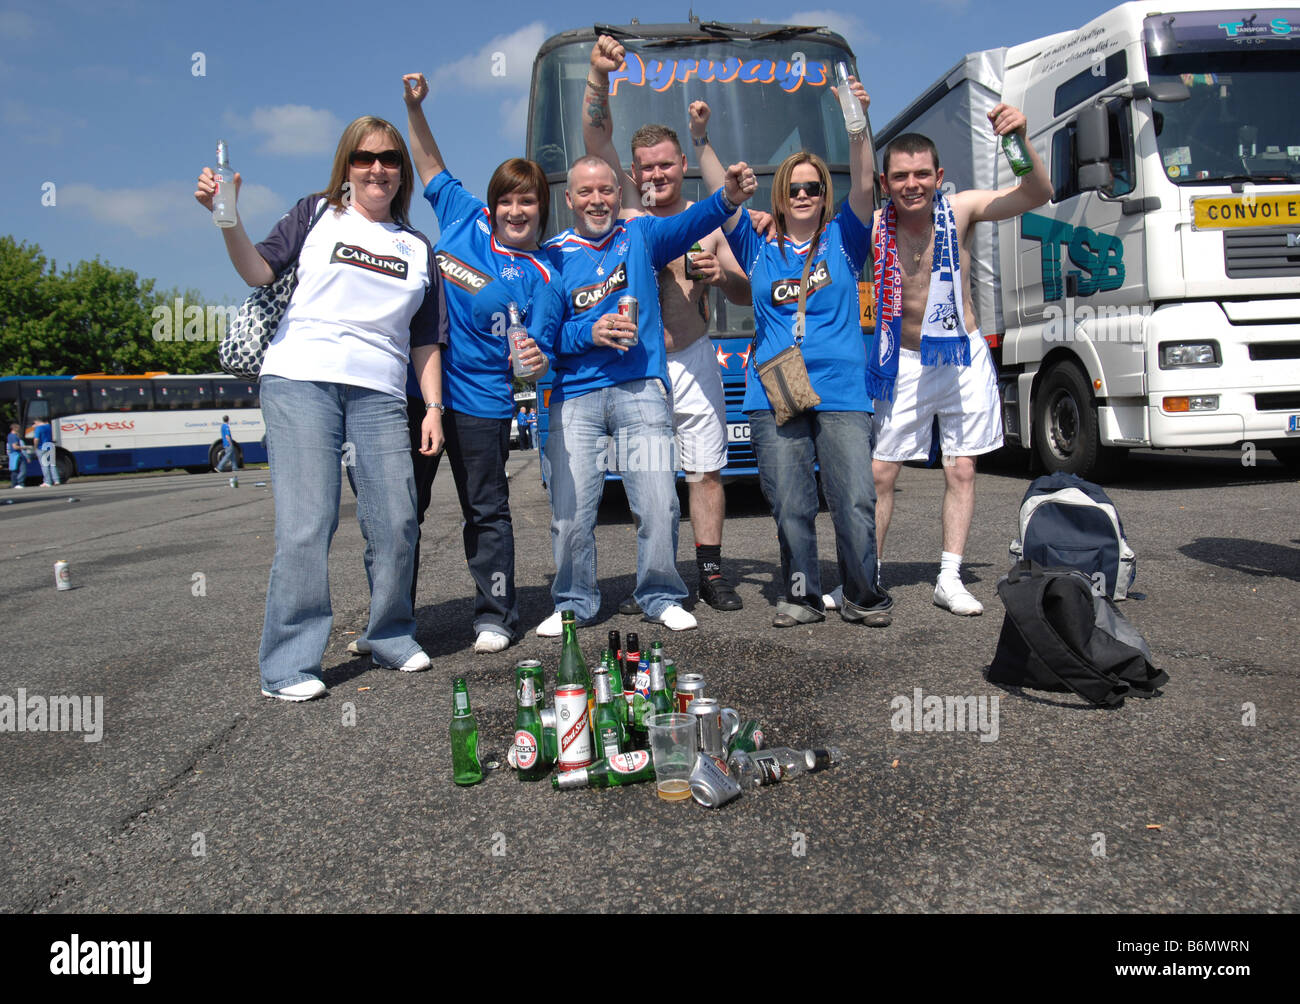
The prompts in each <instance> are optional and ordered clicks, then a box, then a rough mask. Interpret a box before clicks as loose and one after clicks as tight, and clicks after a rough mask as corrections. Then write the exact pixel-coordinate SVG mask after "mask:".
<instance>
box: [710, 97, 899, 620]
mask: <svg viewBox="0 0 1300 1004" xmlns="http://www.w3.org/2000/svg"><path fill="white" fill-rule="evenodd" d="M850 86H851V87H852V88H853V91H854V93H855V94H856V95H857V97H858V100H859V101H861V102H862V105H863V107H864V108H865V107H866V105H867V94H866V91H864V90H863V89H862V85H861V84H859V83H858V82H857V81H856V80H855V79H853V78H850ZM869 142H870V140H869V138H868V137H867V136H866V134H865V133H864V134H862V135H860V136H858V137H854V136H850V137H849V170H850V186H851V187H850V191H849V197H848V199H846V200H845V202H844V204H843V205H842V206H841V207H840V211H839V213H837V214H836V215H835V216H834V217H832V215H831V207H832V206H833V205H834V202H833V198H834V196H833V193H832V191H831V178H830V171H828V170H827V168H826V165H825V163H823V161H822V159H821V158H820V157H818V156H816V155H815V154H811V153H808V152H806V151H805V152H801V153H797V154H794V155H792V156H790V157H787V158H786V160H785V161H784V162H783V163H782V164H781V166H780V167H779V168H778V169H777V172H776V177H775V178H774V179H773V185H772V212H773V215H774V218H775V220H774V222H775V226H776V231H777V237H776V239H775V240H772V239H765V238H763V237H760V236H759V235H758V234H756V233H755V232H754V229H753V227H752V226H751V224H750V220H749V214H748V211H747V210H741V211H740V212H739V213H737V214H736V215H735V216H733V217H732V218H731V219H730V220H728V221H727V222H726V223H725V224H723V228H722V229H723V232H724V233H725V234H726V235H727V242H728V243H729V244H730V245H731V249H732V251H733V252H735V255H736V260H737V261H738V262H740V265H741V267H742V268H743V269H744V270H745V272H746V274H748V276H749V280H750V284H751V287H752V288H753V290H754V324H755V329H756V334H755V345H754V352H753V355H752V356H751V357H750V360H749V368H748V372H747V377H746V379H747V383H746V387H745V401H744V406H743V407H744V410H745V411H746V413H748V415H749V427H750V435H751V437H752V440H753V444H754V453H755V455H756V456H757V459H758V477H759V483H760V484H761V486H762V489H763V494H764V496H765V497H766V498H767V501H768V504H769V505H771V507H772V515H773V517H774V518H775V519H776V527H777V537H778V540H779V542H780V546H781V574H782V578H783V585H784V591H785V596H784V598H783V599H782V600H781V602H779V603H777V613H776V617H775V619H774V620H773V621H772V623H773V626H775V627H793V626H794V625H796V624H808V623H812V622H814V621H821V620H824V619H825V606H824V603H823V600H822V585H821V573H820V566H819V563H818V559H817V531H816V526H815V521H816V518H817V477H816V473H815V472H814V469H813V468H814V463H816V464H819V465H820V468H821V483H822V489H823V491H824V492H825V495H826V503H827V506H828V508H829V509H830V512H831V522H832V523H833V524H834V526H835V549H836V554H837V557H838V559H839V574H840V580H841V582H843V584H844V602H843V604H842V605H841V606H840V616H841V617H843V618H844V619H845V620H846V621H852V622H857V623H862V624H866V625H868V626H871V627H885V626H887V625H888V624H889V623H890V620H891V618H890V614H889V608H890V607H891V606H892V604H893V601H892V600H891V599H890V598H889V596H888V594H887V593H885V592H884V591H883V590H882V589H881V588H880V582H879V574H878V572H877V566H876V518H875V516H876V490H875V483H874V482H873V481H872V477H871V465H870V463H868V458H869V457H870V456H871V448H872V445H873V436H874V431H873V428H872V418H871V416H872V402H871V397H870V396H869V395H868V394H867V352H866V346H865V343H864V341H863V337H862V328H861V327H860V325H859V321H858V318H859V313H858V273H859V272H860V271H861V268H862V265H863V263H864V262H865V261H866V259H867V257H868V249H869V247H870V229H869V228H870V226H871V218H872V217H871V214H872V197H873V191H872V176H871V171H872V158H871V154H870V147H869V145H868V144H869ZM810 254H811V255H812V256H813V259H812V262H811V266H810V267H809V268H808V269H807V272H806V274H807V276H808V278H807V280H806V281H807V293H806V297H805V314H804V317H803V318H802V323H800V319H799V318H798V316H797V314H798V308H799V287H800V283H801V281H802V278H803V276H804V274H805V267H804V266H805V262H806V260H807V257H808V255H810ZM800 329H802V330H800ZM796 344H797V345H799V349H800V352H801V353H802V355H803V359H804V363H805V365H806V367H807V370H808V379H809V382H810V383H811V384H812V389H813V391H814V392H815V393H816V394H817V395H818V396H819V397H820V398H821V403H820V404H818V405H815V406H814V407H813V408H811V409H809V410H807V411H803V412H801V413H799V414H797V415H794V416H793V417H792V418H790V419H789V421H787V422H786V423H785V424H783V425H778V424H777V423H776V419H775V417H774V414H773V411H772V405H771V402H770V401H769V400H768V396H767V392H766V390H765V389H764V387H763V384H762V382H761V381H760V379H759V377H758V367H759V366H760V365H762V364H763V363H765V362H767V361H768V360H769V359H771V358H772V357H773V356H775V355H776V354H777V353H779V352H782V351H784V350H785V349H788V348H789V347H790V346H792V345H796Z"/></svg>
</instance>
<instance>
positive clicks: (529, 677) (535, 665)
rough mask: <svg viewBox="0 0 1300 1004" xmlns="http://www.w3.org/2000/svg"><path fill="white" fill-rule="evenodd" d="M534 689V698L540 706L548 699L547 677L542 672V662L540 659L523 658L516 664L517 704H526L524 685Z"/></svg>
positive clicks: (534, 701)
mask: <svg viewBox="0 0 1300 1004" xmlns="http://www.w3.org/2000/svg"><path fill="white" fill-rule="evenodd" d="M525 683H527V684H528V685H529V686H530V687H531V689H532V695H533V700H532V701H529V702H527V703H529V704H536V705H537V706H538V708H540V707H541V706H542V704H544V703H545V701H546V678H545V676H544V674H543V673H542V664H541V662H540V660H538V659H523V660H521V661H519V662H517V663H516V664H515V704H516V705H519V704H524V703H525V701H524V685H525Z"/></svg>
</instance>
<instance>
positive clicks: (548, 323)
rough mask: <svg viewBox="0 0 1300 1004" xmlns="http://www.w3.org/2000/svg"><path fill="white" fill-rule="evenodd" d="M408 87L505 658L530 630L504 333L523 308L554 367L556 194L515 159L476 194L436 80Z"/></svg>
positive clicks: (457, 445) (460, 429) (483, 563)
mask: <svg viewBox="0 0 1300 1004" xmlns="http://www.w3.org/2000/svg"><path fill="white" fill-rule="evenodd" d="M402 80H403V96H404V98H405V100H406V107H407V119H408V132H409V135H410V138H411V156H412V157H413V158H414V160H415V169H416V171H417V172H418V174H419V176H420V181H421V182H422V183H423V184H424V186H425V188H424V197H425V198H426V199H428V200H429V204H430V205H431V206H432V207H433V211H434V213H435V214H436V215H437V217H438V225H439V227H440V230H441V233H440V235H439V237H438V246H437V248H436V254H437V259H438V267H439V268H440V269H441V270H442V276H443V282H444V286H445V288H446V290H447V316H448V320H449V323H450V328H451V332H450V337H449V339H448V343H447V348H446V349H445V350H444V352H443V369H442V372H443V387H444V390H445V391H446V395H447V397H446V401H447V413H446V415H445V416H444V417H443V424H444V427H445V429H446V430H447V456H448V458H449V460H450V461H451V472H452V475H453V476H454V477H455V479H456V494H457V495H458V496H459V498H460V508H461V513H462V514H463V515H464V517H465V528H464V538H465V560H466V561H467V562H468V564H469V571H470V575H471V576H473V579H474V585H475V598H474V634H475V640H474V651H475V652H499V651H501V650H502V649H504V648H505V647H506V646H507V645H509V644H510V642H511V641H513V640H514V639H515V638H517V637H518V636H519V633H520V632H519V603H518V600H517V599H516V595H515V538H514V528H513V525H512V523H511V519H510V483H509V482H508V481H507V480H506V458H507V457H508V456H509V455H510V424H511V420H512V418H513V416H514V413H515V400H514V377H513V371H512V368H511V364H510V346H509V342H508V340H507V339H506V338H505V337H504V335H505V332H506V327H507V326H508V324H509V317H508V314H507V311H508V308H509V305H510V304H511V303H513V304H515V305H516V306H517V307H518V308H519V310H520V311H521V313H522V317H523V323H524V326H525V327H526V328H527V329H528V332H529V336H530V337H529V338H527V339H526V340H525V341H524V343H523V352H522V358H523V362H524V364H525V365H526V366H527V367H528V368H529V370H530V371H531V372H530V375H529V376H528V379H529V380H532V381H536V380H538V379H540V378H541V377H542V375H543V374H545V373H546V370H547V367H548V363H547V359H546V356H545V355H544V354H543V353H542V351H541V349H539V348H538V347H537V342H536V341H535V339H536V338H537V337H538V336H539V335H541V334H542V333H543V332H545V331H546V330H547V329H549V328H554V327H557V326H558V325H559V323H560V321H561V320H562V319H563V314H564V303H563V300H562V299H561V298H560V293H559V290H558V286H559V283H558V282H553V281H552V277H551V272H550V268H549V266H548V265H547V264H546V262H545V260H544V259H543V258H542V257H541V256H540V255H538V254H536V253H535V252H536V250H537V244H538V241H537V238H538V235H539V233H540V230H541V228H542V226H543V225H544V224H545V221H546V217H547V211H548V208H549V199H550V189H549V188H548V187H547V184H546V175H545V174H544V173H543V171H542V169H541V168H540V167H538V166H537V165H536V164H534V163H533V162H532V161H530V160H522V159H520V158H514V159H511V160H507V161H506V162H505V163H503V164H501V166H499V167H498V168H497V169H496V171H495V172H493V174H492V179H491V181H489V182H488V189H487V202H486V203H484V202H483V201H482V200H480V199H477V198H475V197H474V196H472V195H470V194H469V193H468V192H466V191H465V189H464V188H462V187H461V184H460V182H459V181H457V180H456V179H455V178H453V177H452V176H451V175H450V174H449V173H448V172H447V169H446V167H445V165H444V164H443V160H442V153H441V151H439V149H438V144H437V143H436V142H435V141H434V138H433V133H432V131H431V130H430V129H429V123H428V121H427V120H426V119H425V117H424V111H423V110H422V109H421V107H420V103H421V102H422V101H423V100H424V98H425V96H426V95H427V94H428V93H429V85H428V83H427V82H426V81H425V79H424V75H423V74H419V73H408V74H407V75H406V76H404V77H403V78H402ZM489 207H491V208H490V209H489Z"/></svg>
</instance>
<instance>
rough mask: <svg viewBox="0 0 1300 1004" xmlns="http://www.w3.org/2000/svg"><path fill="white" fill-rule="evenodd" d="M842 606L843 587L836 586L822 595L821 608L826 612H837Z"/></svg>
mask: <svg viewBox="0 0 1300 1004" xmlns="http://www.w3.org/2000/svg"><path fill="white" fill-rule="evenodd" d="M843 605H844V587H843V586H836V587H835V588H834V589H832V590H831V591H830V592H829V593H822V606H824V607H825V608H826V609H827V610H838V609H839V608H840V607H841V606H843Z"/></svg>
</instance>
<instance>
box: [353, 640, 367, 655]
mask: <svg viewBox="0 0 1300 1004" xmlns="http://www.w3.org/2000/svg"><path fill="white" fill-rule="evenodd" d="M348 651H349V652H351V653H352V654H353V655H369V654H370V642H368V641H366V640H365V639H364V638H358V639H357V640H356V641H350V642H348Z"/></svg>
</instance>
